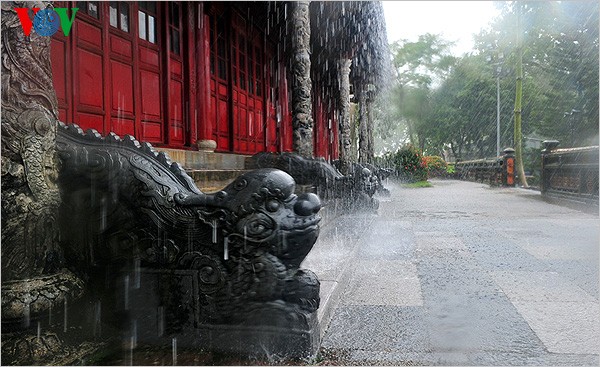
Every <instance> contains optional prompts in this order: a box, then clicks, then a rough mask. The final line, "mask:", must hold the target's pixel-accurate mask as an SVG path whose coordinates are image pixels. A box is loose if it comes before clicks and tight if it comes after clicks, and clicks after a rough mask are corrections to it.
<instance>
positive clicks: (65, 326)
mask: <svg viewBox="0 0 600 367" xmlns="http://www.w3.org/2000/svg"><path fill="white" fill-rule="evenodd" d="M68 309H69V302H68V300H67V296H66V295H65V307H64V315H63V316H64V319H63V332H65V333H66V332H67V327H68V324H67V314H68Z"/></svg>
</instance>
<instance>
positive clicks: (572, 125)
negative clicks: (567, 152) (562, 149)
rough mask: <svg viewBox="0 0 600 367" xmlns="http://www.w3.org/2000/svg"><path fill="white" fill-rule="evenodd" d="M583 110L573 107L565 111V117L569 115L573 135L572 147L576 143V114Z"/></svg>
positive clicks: (570, 129) (570, 131)
mask: <svg viewBox="0 0 600 367" xmlns="http://www.w3.org/2000/svg"><path fill="white" fill-rule="evenodd" d="M579 112H581V111H580V110H576V109H574V108H573V109H572V110H571V111H567V112H565V114H564V115H563V117H567V116H569V117H568V119H567V121H568V122H569V133H570V135H571V147H573V146H574V145H575V124H574V123H573V122H574V121H573V120H574V119H575V115H576V114H578V113H579Z"/></svg>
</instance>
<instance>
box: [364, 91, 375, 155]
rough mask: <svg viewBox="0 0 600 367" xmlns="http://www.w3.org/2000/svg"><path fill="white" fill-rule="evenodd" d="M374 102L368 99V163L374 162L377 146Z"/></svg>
mask: <svg viewBox="0 0 600 367" xmlns="http://www.w3.org/2000/svg"><path fill="white" fill-rule="evenodd" d="M373 128H374V126H373V102H372V101H371V100H370V99H369V100H367V157H366V158H367V163H371V164H372V163H373V157H374V156H375V146H374V141H373Z"/></svg>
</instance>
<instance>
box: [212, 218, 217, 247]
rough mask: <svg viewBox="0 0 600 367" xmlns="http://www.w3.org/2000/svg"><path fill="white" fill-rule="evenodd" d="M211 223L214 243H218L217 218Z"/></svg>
mask: <svg viewBox="0 0 600 367" xmlns="http://www.w3.org/2000/svg"><path fill="white" fill-rule="evenodd" d="M211 225H212V243H217V228H218V224H217V220H216V219H213V220H212V224H211Z"/></svg>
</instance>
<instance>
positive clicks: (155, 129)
mask: <svg viewBox="0 0 600 367" xmlns="http://www.w3.org/2000/svg"><path fill="white" fill-rule="evenodd" d="M138 6H139V7H138V12H137V27H138V40H137V43H138V47H137V53H138V55H137V57H138V59H139V68H138V71H137V74H138V75H137V77H138V79H139V83H138V95H139V105H140V108H139V120H140V127H141V134H140V135H141V140H143V141H147V142H151V143H164V142H165V135H164V127H163V125H164V124H163V121H164V118H165V114H164V110H163V103H162V101H163V98H164V97H163V94H164V91H163V88H161V72H160V70H161V62H160V48H159V35H160V32H159V28H158V19H160V16H161V14H160V13H161V10H162V9H161V7H157V3H156V2H150V1H145V2H140V3H138Z"/></svg>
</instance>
